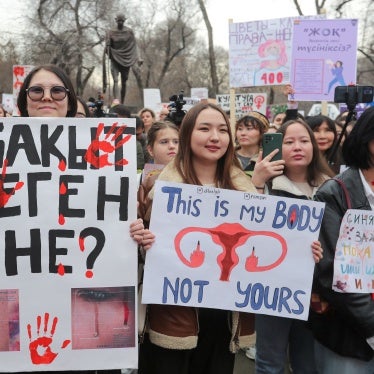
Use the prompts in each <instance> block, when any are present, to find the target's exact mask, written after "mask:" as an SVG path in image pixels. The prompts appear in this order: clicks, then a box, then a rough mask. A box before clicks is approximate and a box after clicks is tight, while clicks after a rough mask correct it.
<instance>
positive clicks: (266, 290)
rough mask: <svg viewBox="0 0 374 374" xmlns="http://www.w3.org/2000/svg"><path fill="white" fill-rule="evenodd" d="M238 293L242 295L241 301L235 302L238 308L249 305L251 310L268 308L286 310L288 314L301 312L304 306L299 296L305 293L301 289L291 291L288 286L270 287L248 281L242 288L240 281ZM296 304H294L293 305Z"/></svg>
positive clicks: (279, 310)
mask: <svg viewBox="0 0 374 374" xmlns="http://www.w3.org/2000/svg"><path fill="white" fill-rule="evenodd" d="M236 285H237V291H238V294H239V295H241V296H243V301H242V302H241V303H239V302H236V303H235V306H236V307H238V308H247V306H248V305H249V306H250V307H251V309H252V310H254V311H256V310H260V309H268V310H273V311H275V310H277V311H278V312H285V311H286V312H287V313H288V314H302V313H303V312H304V306H303V304H302V302H301V301H300V299H299V297H300V296H303V295H305V294H306V293H305V292H304V291H302V290H296V291H295V292H292V291H291V290H290V289H289V288H288V287H280V288H278V287H277V288H274V289H273V290H271V289H270V287H269V286H264V285H263V284H261V283H254V284H252V283H249V284H247V285H246V287H245V288H242V285H241V283H240V282H237V284H236ZM295 304H296V305H295Z"/></svg>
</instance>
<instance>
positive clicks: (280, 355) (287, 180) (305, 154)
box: [253, 119, 331, 374]
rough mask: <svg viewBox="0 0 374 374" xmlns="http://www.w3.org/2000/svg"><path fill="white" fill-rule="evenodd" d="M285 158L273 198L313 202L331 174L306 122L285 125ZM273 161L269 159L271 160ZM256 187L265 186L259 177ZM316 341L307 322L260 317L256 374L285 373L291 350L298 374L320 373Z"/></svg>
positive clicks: (317, 253)
mask: <svg viewBox="0 0 374 374" xmlns="http://www.w3.org/2000/svg"><path fill="white" fill-rule="evenodd" d="M279 132H281V133H282V134H283V145H282V157H283V159H284V162H285V168H284V175H280V176H278V177H275V178H274V179H273V180H272V181H271V183H269V187H270V194H271V195H276V196H284V197H291V198H299V199H312V198H313V196H314V194H315V193H316V191H317V188H318V187H319V186H320V185H321V184H322V183H323V182H324V181H325V180H326V179H328V178H329V175H331V171H330V170H329V168H328V167H327V165H326V164H325V163H324V162H323V159H322V157H321V154H320V152H319V150H318V146H317V143H316V141H315V138H314V135H313V132H312V131H311V129H310V128H309V126H308V125H307V124H306V123H305V122H303V121H302V120H299V119H296V120H290V121H288V122H286V123H284V124H283V125H282V126H281V127H280V129H279ZM267 157H269V156H267ZM253 178H254V179H255V178H256V182H255V183H257V184H256V185H258V184H260V183H263V182H264V181H260V180H259V179H258V176H257V175H255V176H254V177H253ZM312 254H313V258H314V261H315V262H318V261H319V260H320V258H322V249H321V246H320V243H319V242H318V241H314V242H313V243H312ZM313 346H314V340H313V336H312V333H311V332H310V331H309V330H308V329H307V327H306V323H305V322H304V321H300V320H295V319H290V318H283V317H276V316H269V315H260V314H257V315H256V348H257V352H256V373H283V372H284V366H285V362H286V359H287V348H288V347H289V356H290V357H289V359H290V363H291V366H292V369H293V372H294V373H295V374H298V373H303V374H306V373H316V366H315V361H314V350H313Z"/></svg>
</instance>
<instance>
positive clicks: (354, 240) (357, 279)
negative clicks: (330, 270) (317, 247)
mask: <svg viewBox="0 0 374 374" xmlns="http://www.w3.org/2000/svg"><path fill="white" fill-rule="evenodd" d="M373 228H374V214H373V211H371V210H358V209H348V210H347V211H346V212H345V214H344V217H343V219H342V223H341V226H340V232H339V238H338V241H337V243H336V251H335V259H334V279H333V282H332V289H333V290H334V291H336V292H357V293H372V292H374V258H373V254H374V229H373Z"/></svg>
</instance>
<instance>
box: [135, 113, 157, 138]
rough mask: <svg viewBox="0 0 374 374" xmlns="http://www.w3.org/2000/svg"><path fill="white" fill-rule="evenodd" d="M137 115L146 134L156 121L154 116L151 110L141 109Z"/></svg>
mask: <svg viewBox="0 0 374 374" xmlns="http://www.w3.org/2000/svg"><path fill="white" fill-rule="evenodd" d="M138 115H139V117H140V119H141V120H142V121H143V123H144V132H145V133H146V134H147V133H148V130H149V129H150V128H151V126H152V124H153V122H155V121H156V114H155V112H154V111H153V110H152V109H149V108H143V109H142V110H141V111H140V112H139V114H138Z"/></svg>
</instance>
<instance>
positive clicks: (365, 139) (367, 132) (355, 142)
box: [343, 107, 374, 170]
mask: <svg viewBox="0 0 374 374" xmlns="http://www.w3.org/2000/svg"><path fill="white" fill-rule="evenodd" d="M373 139H374V107H370V108H368V109H366V110H365V111H364V112H363V113H362V114H361V116H360V118H359V119H358V120H357V122H356V124H355V125H354V126H353V129H352V131H351V132H350V133H349V135H348V136H347V137H346V139H345V141H344V143H343V157H344V161H345V163H346V165H347V166H352V167H355V168H358V169H364V170H365V169H370V168H372V167H374V160H373V158H372V156H371V154H370V151H369V143H370V142H371V141H372V140H373Z"/></svg>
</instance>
